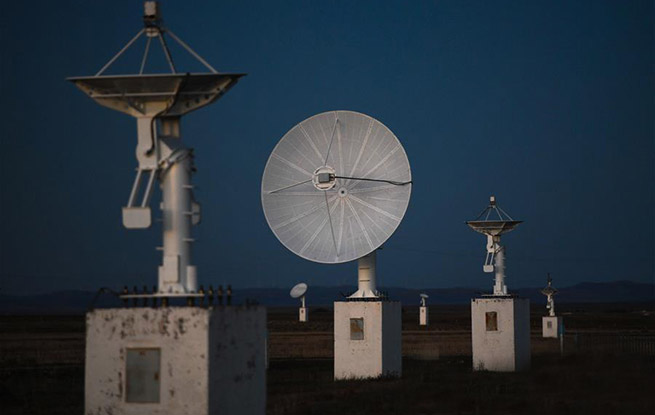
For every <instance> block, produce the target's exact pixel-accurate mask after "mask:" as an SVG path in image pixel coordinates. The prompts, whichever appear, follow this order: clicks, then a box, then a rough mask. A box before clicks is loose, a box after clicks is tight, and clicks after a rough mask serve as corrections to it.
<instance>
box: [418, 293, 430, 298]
mask: <svg viewBox="0 0 655 415" xmlns="http://www.w3.org/2000/svg"><path fill="white" fill-rule="evenodd" d="M419 295H420V296H421V298H430V296H429V295H427V294H424V293H421V294H419Z"/></svg>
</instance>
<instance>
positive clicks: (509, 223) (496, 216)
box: [466, 196, 522, 295]
mask: <svg viewBox="0 0 655 415" xmlns="http://www.w3.org/2000/svg"><path fill="white" fill-rule="evenodd" d="M482 218H484V219H482ZM521 223H522V221H520V220H514V219H512V218H511V216H509V215H508V214H507V213H506V212H505V211H504V210H502V209H501V208H500V206H498V205H497V204H496V198H495V196H491V197H490V198H489V206H487V207H486V208H485V209H484V210H483V211H482V212H481V213H480V214H479V215H478V216H477V218H475V219H474V220H471V221H468V222H466V224H467V225H468V226H470V227H471V229H473V230H474V231H476V232H479V233H481V234H484V235H486V236H487V257H486V258H485V260H484V266H483V267H482V269H483V271H484V272H487V273H491V272H494V271H495V272H496V282H495V284H494V295H507V285H505V248H504V247H503V246H501V245H500V236H501V235H504V234H506V233H508V232H511V231H513V230H514V229H516V227H517V226H519V224H521Z"/></svg>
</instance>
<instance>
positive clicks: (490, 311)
mask: <svg viewBox="0 0 655 415" xmlns="http://www.w3.org/2000/svg"><path fill="white" fill-rule="evenodd" d="M529 309H530V302H529V300H527V299H518V298H494V297H489V298H476V299H473V300H472V301H471V329H472V333H471V334H472V342H473V344H472V346H473V347H472V351H473V368H474V369H475V370H490V371H498V372H512V371H520V370H526V369H528V368H529V366H530V320H529V319H530V313H529Z"/></svg>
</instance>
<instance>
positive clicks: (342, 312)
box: [334, 301, 402, 379]
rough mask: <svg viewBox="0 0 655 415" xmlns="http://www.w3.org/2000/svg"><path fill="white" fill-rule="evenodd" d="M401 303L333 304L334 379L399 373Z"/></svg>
mask: <svg viewBox="0 0 655 415" xmlns="http://www.w3.org/2000/svg"><path fill="white" fill-rule="evenodd" d="M401 328H402V325H401V304H400V302H397V301H337V302H335V303H334V379H353V378H376V377H380V376H400V375H401V374H402V342H401Z"/></svg>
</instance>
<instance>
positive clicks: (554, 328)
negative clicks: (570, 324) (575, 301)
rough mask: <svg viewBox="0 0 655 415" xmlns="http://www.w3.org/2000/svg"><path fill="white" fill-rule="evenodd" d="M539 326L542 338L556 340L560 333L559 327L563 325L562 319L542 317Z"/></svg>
mask: <svg viewBox="0 0 655 415" xmlns="http://www.w3.org/2000/svg"><path fill="white" fill-rule="evenodd" d="M541 324H542V335H543V337H546V338H553V339H557V338H558V337H559V333H560V332H561V330H560V325H562V324H564V319H563V318H562V317H559V316H544V317H542V318H541Z"/></svg>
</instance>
